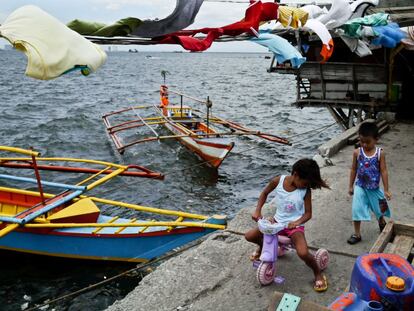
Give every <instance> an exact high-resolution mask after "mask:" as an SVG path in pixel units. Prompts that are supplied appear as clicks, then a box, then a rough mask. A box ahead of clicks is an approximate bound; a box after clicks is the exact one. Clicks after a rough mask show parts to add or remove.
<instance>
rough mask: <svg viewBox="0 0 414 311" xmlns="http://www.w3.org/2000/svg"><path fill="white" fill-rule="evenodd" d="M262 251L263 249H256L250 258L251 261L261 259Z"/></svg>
mask: <svg viewBox="0 0 414 311" xmlns="http://www.w3.org/2000/svg"><path fill="white" fill-rule="evenodd" d="M261 253H262V251H261V250H259V249H256V250H255V251H254V252H253V253H252V254H251V255H250V256H249V259H250V261H256V260H259V259H260V254H261Z"/></svg>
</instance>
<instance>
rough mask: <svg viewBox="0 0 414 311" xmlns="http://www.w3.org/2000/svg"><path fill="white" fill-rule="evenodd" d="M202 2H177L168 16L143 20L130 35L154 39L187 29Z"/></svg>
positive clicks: (180, 0) (185, 0)
mask: <svg viewBox="0 0 414 311" xmlns="http://www.w3.org/2000/svg"><path fill="white" fill-rule="evenodd" d="M203 2H204V0H191V1H188V0H177V5H176V7H175V9H174V11H173V12H172V13H171V14H170V15H169V16H167V17H166V18H163V19H161V20H148V21H146V20H144V21H143V22H142V25H141V26H140V27H138V28H136V29H135V30H134V31H133V32H132V34H133V35H134V36H139V37H145V38H154V37H159V36H163V35H166V34H169V33H173V32H176V31H179V30H182V29H184V28H187V27H188V26H190V25H191V24H192V23H194V19H195V17H196V15H197V13H198V11H199V10H200V7H201V5H202V4H203Z"/></svg>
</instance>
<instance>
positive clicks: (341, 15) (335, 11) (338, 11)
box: [317, 0, 353, 29]
mask: <svg viewBox="0 0 414 311" xmlns="http://www.w3.org/2000/svg"><path fill="white" fill-rule="evenodd" d="M352 13H353V12H352V9H351V5H350V4H349V3H348V1H347V0H332V6H331V9H330V10H329V11H328V13H327V14H325V15H322V16H320V17H318V18H317V19H318V20H319V21H320V22H321V23H323V24H324V25H325V26H326V28H328V29H334V28H337V27H339V26H342V25H343V24H345V23H346V22H347V21H348V20H349V19H350V17H351V16H352Z"/></svg>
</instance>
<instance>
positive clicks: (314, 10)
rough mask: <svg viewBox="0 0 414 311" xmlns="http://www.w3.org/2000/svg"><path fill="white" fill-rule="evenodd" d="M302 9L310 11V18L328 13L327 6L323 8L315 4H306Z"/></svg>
mask: <svg viewBox="0 0 414 311" xmlns="http://www.w3.org/2000/svg"><path fill="white" fill-rule="evenodd" d="M300 9H301V10H303V11H305V12H307V13H308V19H314V18H317V17H319V16H321V15H325V14H327V13H328V10H327V9H326V7H323V8H321V7H320V6H318V5H315V4H308V5H304V6H302V7H301V8H300Z"/></svg>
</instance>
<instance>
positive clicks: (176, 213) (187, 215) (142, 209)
mask: <svg viewBox="0 0 414 311" xmlns="http://www.w3.org/2000/svg"><path fill="white" fill-rule="evenodd" d="M0 191H10V192H14V193H19V194H27V195H33V196H37V197H40V194H39V193H38V192H36V191H30V190H21V189H15V188H8V187H0ZM44 196H45V197H46V198H53V197H54V195H53V194H49V193H45V194H44ZM85 198H89V199H91V200H92V201H94V202H98V203H102V204H108V205H113V206H121V207H125V208H129V209H133V210H136V211H140V212H148V213H154V214H160V215H170V216H177V217H184V218H190V219H200V220H206V219H208V218H209V217H208V216H204V215H199V214H192V213H185V212H180V211H173V210H167V209H161V208H155V207H148V206H141V205H136V204H130V203H125V202H119V201H113V200H107V199H101V198H96V197H88V196H85V195H81V196H80V197H79V199H77V198H75V199H73V200H74V201H75V202H76V201H78V200H80V199H85Z"/></svg>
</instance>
